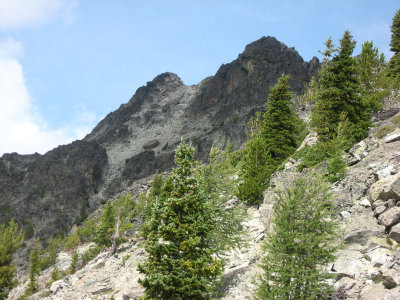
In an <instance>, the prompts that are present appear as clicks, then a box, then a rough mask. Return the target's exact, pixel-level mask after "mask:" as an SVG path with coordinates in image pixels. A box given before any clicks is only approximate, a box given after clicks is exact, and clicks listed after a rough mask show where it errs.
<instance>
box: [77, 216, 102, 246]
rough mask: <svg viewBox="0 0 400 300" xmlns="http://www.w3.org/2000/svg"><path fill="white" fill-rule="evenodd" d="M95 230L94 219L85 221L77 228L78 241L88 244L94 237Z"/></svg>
mask: <svg viewBox="0 0 400 300" xmlns="http://www.w3.org/2000/svg"><path fill="white" fill-rule="evenodd" d="M96 230H97V225H96V221H95V220H94V219H86V220H85V221H84V222H83V223H82V225H81V226H80V227H79V228H78V236H79V240H80V241H82V242H89V241H90V240H91V239H92V238H93V237H94V235H95V233H96Z"/></svg>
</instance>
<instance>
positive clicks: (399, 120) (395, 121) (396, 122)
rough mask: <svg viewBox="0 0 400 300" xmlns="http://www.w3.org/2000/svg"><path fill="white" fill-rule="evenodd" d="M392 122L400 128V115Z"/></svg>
mask: <svg viewBox="0 0 400 300" xmlns="http://www.w3.org/2000/svg"><path fill="white" fill-rule="evenodd" d="M392 121H393V123H394V124H395V125H396V126H397V127H399V128H400V115H397V116H394V117H393V119H392Z"/></svg>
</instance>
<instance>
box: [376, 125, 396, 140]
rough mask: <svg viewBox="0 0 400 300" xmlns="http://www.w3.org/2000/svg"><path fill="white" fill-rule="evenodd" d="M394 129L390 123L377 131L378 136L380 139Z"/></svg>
mask: <svg viewBox="0 0 400 300" xmlns="http://www.w3.org/2000/svg"><path fill="white" fill-rule="evenodd" d="M392 131H394V127H393V126H390V125H386V126H382V127H381V128H379V129H378V131H377V133H376V137H377V138H378V139H381V138H383V137H385V136H386V135H387V134H389V133H391V132H392Z"/></svg>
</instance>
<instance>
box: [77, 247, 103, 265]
mask: <svg viewBox="0 0 400 300" xmlns="http://www.w3.org/2000/svg"><path fill="white" fill-rule="evenodd" d="M103 249H104V246H102V245H100V246H95V247H91V248H89V249H88V250H86V252H85V253H83V254H82V255H81V260H82V265H83V266H84V265H86V264H87V263H88V262H89V261H91V260H93V259H94V258H96V257H97V255H99V253H100V252H101V251H102V250H103Z"/></svg>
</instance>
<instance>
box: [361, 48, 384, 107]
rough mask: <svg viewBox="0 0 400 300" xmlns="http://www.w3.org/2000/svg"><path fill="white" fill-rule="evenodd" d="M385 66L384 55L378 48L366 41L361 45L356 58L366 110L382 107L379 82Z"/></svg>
mask: <svg viewBox="0 0 400 300" xmlns="http://www.w3.org/2000/svg"><path fill="white" fill-rule="evenodd" d="M384 66H385V56H384V55H383V53H381V54H380V55H379V51H378V48H376V47H374V45H373V42H369V41H366V42H365V43H364V44H363V45H362V50H361V54H360V56H359V58H358V63H357V67H358V75H359V77H360V83H361V95H362V101H363V103H364V106H365V108H366V109H367V110H368V111H370V112H371V111H377V110H379V109H380V108H381V107H382V104H381V98H382V96H383V95H382V91H381V90H382V89H381V88H379V82H380V80H381V77H382V71H383V70H384Z"/></svg>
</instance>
